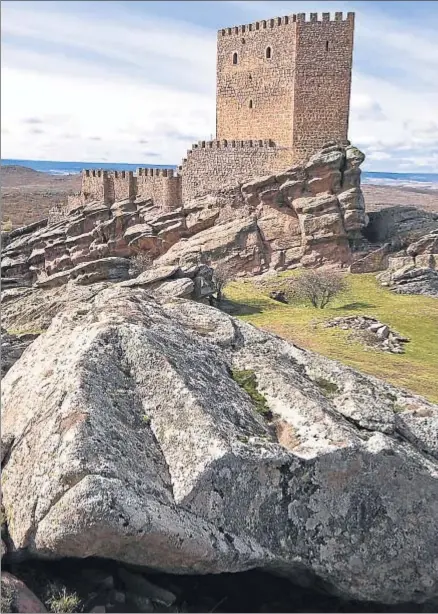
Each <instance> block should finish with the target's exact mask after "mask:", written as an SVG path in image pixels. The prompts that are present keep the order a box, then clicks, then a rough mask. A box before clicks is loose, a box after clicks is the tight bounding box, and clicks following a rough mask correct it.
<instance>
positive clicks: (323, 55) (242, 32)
mask: <svg viewBox="0 0 438 614" xmlns="http://www.w3.org/2000/svg"><path fill="white" fill-rule="evenodd" d="M353 36H354V13H347V15H346V17H345V18H344V16H343V14H342V13H340V12H339V13H335V14H334V18H332V17H331V15H330V13H322V18H321V19H318V14H317V13H310V16H308V17H307V16H306V15H305V14H304V13H298V14H296V15H291V16H286V17H276V18H274V19H268V20H263V21H256V22H254V23H250V24H247V25H240V26H235V27H232V28H225V29H221V30H219V32H218V34H217V72H216V140H214V141H199V142H198V143H197V144H194V145H193V146H192V148H191V149H190V150H188V152H187V157H186V158H184V160H183V161H182V164H181V166H179V167H178V170H177V171H173V170H172V169H163V168H139V169H137V171H136V172H135V173H134V172H132V171H112V172H108V171H103V170H84V171H83V172H82V190H81V194H80V195H78V196H74V197H70V199H69V209H71V208H73V207H74V206H77V205H78V204H84V203H86V202H90V201H93V200H103V201H104V202H106V203H108V204H112V203H113V202H115V201H117V200H123V199H135V198H151V199H153V201H154V203H155V204H156V205H157V206H159V207H160V208H162V209H163V210H172V209H176V208H178V207H181V205H182V204H183V203H184V202H188V201H190V200H191V199H193V198H196V197H198V196H203V195H205V194H207V193H209V192H214V191H216V190H219V189H223V188H224V187H225V186H228V185H230V186H231V185H236V184H237V183H239V182H245V181H248V180H250V179H252V178H254V177H256V176H262V175H268V174H273V173H278V172H281V171H283V170H285V169H287V168H289V167H291V166H292V165H294V164H297V163H299V162H301V161H302V160H303V159H305V158H307V157H308V156H310V155H312V154H313V153H314V152H315V151H317V150H318V149H319V148H320V147H322V146H323V145H324V144H326V143H327V142H329V141H336V142H338V143H340V144H345V142H346V141H347V133H348V117H349V109H350V89H351V69H352V56H353Z"/></svg>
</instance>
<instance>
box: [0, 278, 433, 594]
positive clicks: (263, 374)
mask: <svg viewBox="0 0 438 614" xmlns="http://www.w3.org/2000/svg"><path fill="white" fill-rule="evenodd" d="M248 386H249V387H248ZM437 426H438V408H437V407H436V406H434V405H432V404H430V403H428V402H427V401H425V400H424V399H422V398H420V397H417V396H414V395H411V394H408V393H407V392H404V391H402V390H399V389H396V388H394V387H392V386H390V385H388V384H385V383H383V382H381V381H379V380H377V379H374V378H372V377H368V376H364V375H361V374H359V373H357V372H355V371H353V370H352V369H350V368H348V367H344V366H342V365H340V364H339V363H336V362H334V361H331V360H328V359H326V358H323V357H321V356H318V355H316V354H313V353H311V352H308V351H304V350H301V349H299V348H298V347H296V346H294V345H292V344H290V343H287V342H285V341H283V340H281V339H279V338H277V337H275V336H273V335H271V334H268V333H265V332H262V331H259V330H257V329H255V328H254V327H252V326H251V325H249V324H246V323H242V322H240V321H238V320H235V319H233V318H232V317H230V316H228V315H226V314H224V313H222V312H220V311H217V310H215V309H213V308H211V307H208V306H206V305H203V304H200V303H194V302H190V301H185V300H180V299H177V300H173V301H171V302H161V303H159V302H157V301H156V300H155V299H153V298H150V297H149V295H148V292H147V290H142V289H133V288H126V287H125V288H123V287H120V286H118V287H113V288H108V289H104V290H102V291H100V292H99V293H98V294H97V295H96V296H95V298H94V299H92V300H90V301H89V302H88V303H86V304H82V305H81V306H80V307H79V308H70V309H68V310H67V311H64V312H63V313H61V314H59V315H58V316H57V317H56V318H55V319H54V320H53V322H52V324H51V325H50V327H49V329H48V330H47V331H46V332H45V333H44V334H42V335H41V336H40V337H39V338H38V339H36V340H35V341H34V342H33V343H32V345H31V346H30V347H28V348H27V350H25V352H24V353H23V355H22V356H21V358H20V359H19V360H18V361H17V362H16V363H15V364H14V365H13V366H12V367H11V369H10V370H9V371H8V373H7V374H6V376H5V378H4V380H3V382H2V448H3V449H4V450H3V451H4V452H5V462H4V467H3V471H2V490H3V504H4V507H5V515H6V517H7V519H8V530H9V537H10V540H11V544H12V546H13V548H15V549H16V550H18V551H19V552H20V553H21V554H25V553H26V552H27V553H30V554H33V555H36V556H40V557H49V558H58V557H90V556H100V557H106V558H111V559H115V560H118V561H121V562H124V563H129V564H135V565H140V566H145V567H148V568H153V569H157V570H163V571H167V572H171V573H180V574H184V573H191V574H193V573H195V574H197V573H221V572H237V571H242V570H247V569H251V568H254V567H258V568H262V569H265V570H268V571H272V572H275V573H277V572H278V573H280V574H282V575H286V576H288V577H290V578H293V579H296V580H298V581H302V582H304V581H307V582H308V581H309V579H311V578H314V577H315V576H316V577H318V578H320V579H322V580H323V581H324V582H325V583H326V585H327V586H329V587H330V588H331V590H332V591H333V592H335V593H337V594H339V595H343V596H348V597H352V598H356V599H361V600H376V601H380V602H388V603H400V602H407V601H414V602H422V601H424V600H426V599H429V598H432V597H433V596H436V595H437V592H438V586H437V575H436V552H437V549H438V534H437V531H436V515H437V511H436V510H437V508H438V479H437V477H438V475H437V458H438V441H437V432H438V429H437ZM414 555H415V563H414V559H413V556H414Z"/></svg>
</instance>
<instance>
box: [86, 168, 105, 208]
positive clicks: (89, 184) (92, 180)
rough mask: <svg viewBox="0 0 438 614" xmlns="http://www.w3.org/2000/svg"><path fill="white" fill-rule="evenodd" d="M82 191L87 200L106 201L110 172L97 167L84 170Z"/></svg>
mask: <svg viewBox="0 0 438 614" xmlns="http://www.w3.org/2000/svg"><path fill="white" fill-rule="evenodd" d="M81 191H82V195H83V197H84V200H85V201H90V200H104V201H105V200H106V198H107V194H108V172H107V171H102V170H95V169H93V170H88V169H87V170H84V171H82V190H81Z"/></svg>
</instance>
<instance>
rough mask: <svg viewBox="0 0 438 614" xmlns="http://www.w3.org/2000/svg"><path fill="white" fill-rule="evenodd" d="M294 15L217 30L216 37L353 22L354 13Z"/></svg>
mask: <svg viewBox="0 0 438 614" xmlns="http://www.w3.org/2000/svg"><path fill="white" fill-rule="evenodd" d="M320 15H321V17H319V14H318V13H309V14H306V13H296V14H293V15H285V16H283V17H272V18H271V19H262V20H260V21H254V22H252V23H247V24H242V25H239V26H231V27H228V28H221V29H220V30H218V37H222V36H242V35H244V34H248V33H249V32H263V31H264V30H272V29H274V28H278V27H280V26H283V27H284V26H292V25H293V24H295V23H306V22H307V23H309V22H310V23H333V22H339V21H348V22H354V13H350V12H349V13H347V14H346V15H344V13H343V12H342V11H341V12H335V13H333V14H332V13H321V14H320Z"/></svg>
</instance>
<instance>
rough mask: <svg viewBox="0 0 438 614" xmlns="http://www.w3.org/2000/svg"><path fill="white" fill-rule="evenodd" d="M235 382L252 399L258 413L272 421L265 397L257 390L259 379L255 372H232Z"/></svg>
mask: <svg viewBox="0 0 438 614" xmlns="http://www.w3.org/2000/svg"><path fill="white" fill-rule="evenodd" d="M231 375H232V377H233V380H234V381H235V382H236V384H238V385H239V386H240V387H241V388H242V389H243V390H244V391H245V392H246V393H247V394H248V395H249V396H250V397H251V401H252V402H253V404H254V408H255V410H256V412H257V413H259V414H261V415H262V416H263V417H264V418H266V419H267V420H271V419H272V412H271V410H270V409H269V407H268V403H267V402H266V399H265V397H264V396H263V395H262V394H260V392H259V391H258V390H257V378H256V374H255V373H254V371H251V370H249V369H248V370H244V371H238V370H237V369H233V370H232V371H231Z"/></svg>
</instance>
